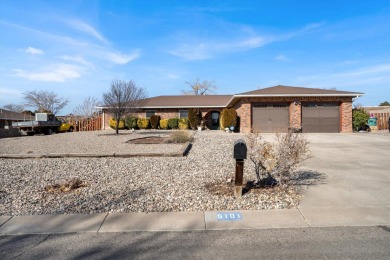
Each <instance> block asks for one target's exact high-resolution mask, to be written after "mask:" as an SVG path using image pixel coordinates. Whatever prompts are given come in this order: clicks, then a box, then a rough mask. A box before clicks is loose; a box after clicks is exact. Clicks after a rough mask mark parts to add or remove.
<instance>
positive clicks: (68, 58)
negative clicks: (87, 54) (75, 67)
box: [60, 55, 94, 67]
mask: <svg viewBox="0 0 390 260" xmlns="http://www.w3.org/2000/svg"><path fill="white" fill-rule="evenodd" d="M60 58H61V59H63V60H64V61H71V62H75V63H79V64H81V65H84V66H87V67H94V66H93V64H92V63H91V62H89V61H87V60H85V59H84V58H83V57H80V56H69V55H63V56H61V57H60Z"/></svg>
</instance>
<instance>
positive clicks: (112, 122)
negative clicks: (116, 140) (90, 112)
mask: <svg viewBox="0 0 390 260" xmlns="http://www.w3.org/2000/svg"><path fill="white" fill-rule="evenodd" d="M108 125H109V126H110V127H111V128H112V129H116V120H115V119H114V118H111V119H110V121H108ZM118 129H125V121H124V120H123V119H120V120H119V125H118Z"/></svg>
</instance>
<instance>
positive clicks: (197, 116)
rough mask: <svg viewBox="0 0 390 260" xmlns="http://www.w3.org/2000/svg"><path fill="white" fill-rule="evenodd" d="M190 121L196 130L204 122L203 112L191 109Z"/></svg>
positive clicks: (189, 113) (189, 112)
mask: <svg viewBox="0 0 390 260" xmlns="http://www.w3.org/2000/svg"><path fill="white" fill-rule="evenodd" d="M188 120H189V125H190V127H191V129H194V130H196V129H197V128H198V126H199V125H200V123H201V121H202V112H201V111H200V109H199V108H190V109H189V110H188Z"/></svg>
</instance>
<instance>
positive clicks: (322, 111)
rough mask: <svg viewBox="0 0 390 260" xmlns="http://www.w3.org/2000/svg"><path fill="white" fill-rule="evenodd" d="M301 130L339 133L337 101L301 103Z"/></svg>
mask: <svg viewBox="0 0 390 260" xmlns="http://www.w3.org/2000/svg"><path fill="white" fill-rule="evenodd" d="M302 131H303V132H305V133H339V132H340V108H339V105H338V104H337V103H303V104H302Z"/></svg>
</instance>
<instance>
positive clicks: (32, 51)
mask: <svg viewBox="0 0 390 260" xmlns="http://www.w3.org/2000/svg"><path fill="white" fill-rule="evenodd" d="M24 51H25V52H27V53H30V54H32V55H39V54H43V50H40V49H37V48H34V47H28V48H27V49H25V50H24Z"/></svg>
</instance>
